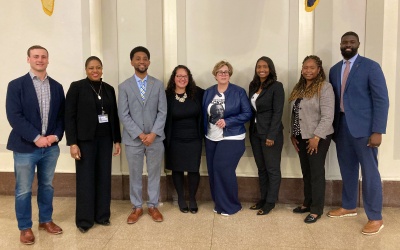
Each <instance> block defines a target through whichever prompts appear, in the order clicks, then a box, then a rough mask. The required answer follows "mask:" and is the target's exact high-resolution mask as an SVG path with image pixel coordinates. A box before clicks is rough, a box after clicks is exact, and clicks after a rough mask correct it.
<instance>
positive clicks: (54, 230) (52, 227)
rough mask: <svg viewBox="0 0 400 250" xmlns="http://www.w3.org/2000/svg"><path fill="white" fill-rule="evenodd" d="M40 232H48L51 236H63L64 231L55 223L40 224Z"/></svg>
mask: <svg viewBox="0 0 400 250" xmlns="http://www.w3.org/2000/svg"><path fill="white" fill-rule="evenodd" d="M39 230H46V232H48V233H50V234H62V232H63V230H62V229H61V227H59V226H57V225H56V224H55V223H54V222H52V221H50V222H46V223H40V224H39Z"/></svg>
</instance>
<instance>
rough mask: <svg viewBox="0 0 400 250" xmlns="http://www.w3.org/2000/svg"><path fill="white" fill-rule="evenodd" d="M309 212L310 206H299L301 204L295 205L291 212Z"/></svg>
mask: <svg viewBox="0 0 400 250" xmlns="http://www.w3.org/2000/svg"><path fill="white" fill-rule="evenodd" d="M307 212H310V207H305V208H301V206H298V207H296V208H295V209H293V213H295V214H304V213H307Z"/></svg>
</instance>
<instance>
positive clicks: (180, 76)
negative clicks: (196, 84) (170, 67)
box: [175, 75, 189, 79]
mask: <svg viewBox="0 0 400 250" xmlns="http://www.w3.org/2000/svg"><path fill="white" fill-rule="evenodd" d="M175 77H176V78H178V79H188V78H189V76H187V75H186V76H183V75H176V76H175Z"/></svg>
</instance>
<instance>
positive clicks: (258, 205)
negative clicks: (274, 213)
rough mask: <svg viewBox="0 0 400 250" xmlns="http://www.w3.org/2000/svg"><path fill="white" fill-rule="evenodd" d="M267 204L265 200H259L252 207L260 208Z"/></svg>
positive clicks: (254, 208)
mask: <svg viewBox="0 0 400 250" xmlns="http://www.w3.org/2000/svg"><path fill="white" fill-rule="evenodd" d="M264 205H265V200H259V201H258V202H257V203H256V204H254V205H253V206H251V207H250V209H251V210H259V209H261V208H262V207H263V206H264Z"/></svg>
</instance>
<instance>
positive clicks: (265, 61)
mask: <svg viewBox="0 0 400 250" xmlns="http://www.w3.org/2000/svg"><path fill="white" fill-rule="evenodd" d="M276 79H277V77H276V71H275V66H274V63H273V62H272V60H271V59H270V58H268V57H265V56H263V57H261V58H260V59H258V60H257V63H256V67H255V73H254V77H253V81H251V83H250V86H249V98H250V102H251V106H252V109H253V113H254V115H253V118H252V119H251V121H250V143H251V147H252V149H253V154H254V160H255V161H256V165H257V168H258V177H259V182H260V192H261V196H260V200H259V201H258V202H257V203H256V204H254V205H253V206H251V207H250V209H252V210H258V212H257V215H265V214H268V213H269V212H270V211H271V210H272V209H273V208H274V207H275V202H276V201H277V200H278V194H279V187H280V184H281V153H282V147H283V125H282V113H283V105H284V102H285V92H284V90H283V85H282V83H281V82H278V81H277V80H276Z"/></svg>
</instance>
